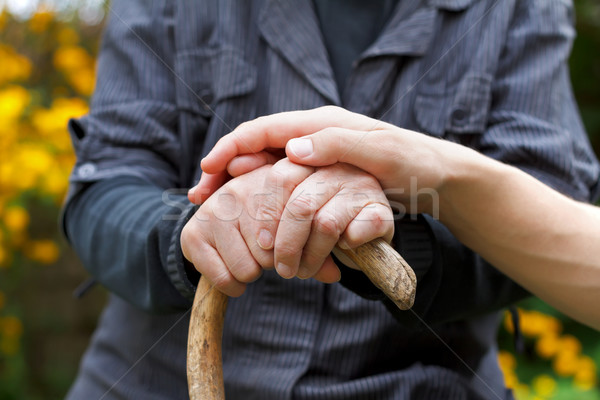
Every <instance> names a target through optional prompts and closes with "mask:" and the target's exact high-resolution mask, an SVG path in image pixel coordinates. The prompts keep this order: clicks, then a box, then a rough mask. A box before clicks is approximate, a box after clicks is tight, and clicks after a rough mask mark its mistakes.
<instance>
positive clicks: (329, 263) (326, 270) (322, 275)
mask: <svg viewBox="0 0 600 400" xmlns="http://www.w3.org/2000/svg"><path fill="white" fill-rule="evenodd" d="M341 276H342V274H341V272H340V269H339V268H338V266H337V265H336V264H335V262H334V261H333V259H332V258H331V256H329V257H327V259H326V260H325V262H324V263H323V265H322V266H321V268H320V269H319V270H318V271H317V273H316V274H315V275H314V276H313V278H314V279H316V280H318V281H321V282H323V283H335V282H339V281H340V278H341Z"/></svg>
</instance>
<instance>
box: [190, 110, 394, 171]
mask: <svg viewBox="0 0 600 400" xmlns="http://www.w3.org/2000/svg"><path fill="white" fill-rule="evenodd" d="M330 126H339V127H344V128H347V129H355V130H373V129H379V128H383V127H384V126H389V124H386V123H383V122H381V121H377V120H374V119H372V118H369V117H365V116H363V115H360V114H356V113H352V112H350V111H347V110H344V109H343V108H339V107H333V106H325V107H320V108H317V109H313V110H305V111H291V112H284V113H278V114H273V115H269V116H264V117H259V118H257V119H255V120H252V121H248V122H245V123H243V124H241V125H240V126H238V127H237V128H236V129H234V130H233V131H232V132H231V133H230V134H228V135H226V136H224V137H223V138H221V139H220V140H219V142H217V144H216V145H215V146H214V147H213V149H212V150H211V151H210V153H209V154H208V155H207V156H206V157H205V158H204V159H203V160H202V163H201V165H202V169H203V170H204V171H207V172H209V173H217V172H220V171H223V170H224V169H225V168H226V166H227V163H228V162H229V161H230V160H232V159H233V158H234V157H235V156H237V155H240V154H247V153H256V152H259V151H261V150H264V149H266V148H269V147H273V148H283V147H285V144H286V143H287V142H288V140H290V139H292V138H295V137H300V136H305V135H308V134H311V133H314V132H317V131H320V130H322V129H324V128H327V127H330Z"/></svg>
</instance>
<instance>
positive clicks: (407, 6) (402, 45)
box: [361, 0, 437, 60]
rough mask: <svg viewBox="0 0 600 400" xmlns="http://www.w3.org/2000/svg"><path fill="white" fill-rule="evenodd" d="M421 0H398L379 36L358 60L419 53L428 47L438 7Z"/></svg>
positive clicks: (416, 55)
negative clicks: (430, 5)
mask: <svg viewBox="0 0 600 400" xmlns="http://www.w3.org/2000/svg"><path fill="white" fill-rule="evenodd" d="M421 3H422V1H421V0H401V1H400V3H399V4H398V7H397V8H396V10H395V11H394V15H393V16H392V17H391V19H390V21H389V22H388V24H387V25H386V27H385V29H384V30H383V32H382V33H381V35H379V38H377V40H376V41H375V43H373V44H372V45H371V46H370V47H369V48H368V49H367V50H366V51H365V52H364V53H363V54H362V55H361V60H362V59H366V58H370V57H378V56H414V57H418V56H422V55H423V54H425V52H426V51H427V49H428V48H429V44H430V42H431V38H432V37H433V33H434V29H435V19H436V15H437V10H436V9H435V8H433V7H428V6H426V5H425V6H421Z"/></svg>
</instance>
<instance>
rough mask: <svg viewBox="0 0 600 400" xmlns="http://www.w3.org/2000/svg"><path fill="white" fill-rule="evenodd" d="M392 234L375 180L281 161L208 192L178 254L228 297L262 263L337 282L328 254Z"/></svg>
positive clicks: (339, 167)
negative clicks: (211, 192) (340, 248)
mask: <svg viewBox="0 0 600 400" xmlns="http://www.w3.org/2000/svg"><path fill="white" fill-rule="evenodd" d="M392 235H393V215H392V212H391V209H390V207H389V204H388V202H387V199H386V197H385V195H384V194H383V192H382V190H381V187H380V186H379V183H378V182H377V180H376V179H375V178H373V177H372V176H371V175H369V174H367V173H365V172H364V171H361V170H360V169H358V168H356V167H353V166H350V165H347V164H339V163H338V164H335V165H332V166H327V167H323V168H318V169H315V168H313V167H308V166H302V165H298V164H294V163H292V162H290V161H289V160H288V159H283V160H280V161H278V162H277V163H276V164H275V165H272V166H271V165H267V166H263V167H259V168H257V169H256V170H254V171H251V172H249V173H247V174H244V175H241V176H239V177H237V178H234V179H232V180H230V181H229V182H227V183H226V184H224V185H223V186H222V187H221V188H220V189H218V190H217V191H216V192H215V193H214V194H212V195H211V196H210V197H208V198H207V199H206V200H205V201H204V203H202V206H201V207H200V208H199V209H198V211H197V213H196V214H195V216H194V218H192V219H191V220H190V221H189V222H188V223H187V225H186V226H185V227H184V229H183V231H182V234H181V245H182V250H183V253H184V256H185V257H186V258H187V259H188V260H190V261H191V262H192V263H193V264H194V266H195V267H196V268H197V269H198V271H199V272H200V273H201V274H203V276H205V277H206V278H208V279H209V280H210V281H211V282H212V283H213V284H215V286H216V287H217V288H219V289H220V290H221V291H223V292H225V293H226V294H228V295H230V296H239V295H241V294H242V293H243V291H244V289H245V285H246V283H249V282H252V281H253V280H255V279H257V278H258V277H259V276H260V275H261V273H262V270H263V269H267V268H272V267H273V266H276V268H277V272H278V273H279V274H280V275H281V276H282V277H284V278H292V277H294V276H297V277H299V278H303V279H306V278H310V277H313V278H315V279H317V280H320V281H323V282H335V281H337V280H339V275H340V272H339V270H338V268H337V266H336V265H335V263H334V262H333V260H332V259H331V256H330V255H329V254H330V252H331V251H332V250H333V248H334V247H335V245H336V244H337V243H338V242H340V244H341V245H342V246H348V247H356V246H359V245H361V244H363V243H366V242H368V241H370V240H372V239H374V238H377V237H384V238H386V239H387V240H388V241H389V240H390V239H391V237H392Z"/></svg>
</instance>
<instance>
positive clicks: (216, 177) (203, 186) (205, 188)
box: [188, 172, 229, 204]
mask: <svg viewBox="0 0 600 400" xmlns="http://www.w3.org/2000/svg"><path fill="white" fill-rule="evenodd" d="M228 179H229V175H228V174H227V172H219V173H217V174H207V173H205V172H203V173H202V175H200V182H198V184H197V185H196V186H194V187H193V188H191V189H190V190H189V191H188V199H189V200H190V201H191V202H192V203H194V204H202V203H204V202H205V201H206V199H208V198H209V197H210V196H211V195H212V194H213V193H214V192H216V191H217V190H218V189H219V188H220V187H221V186H223V184H224V183H225V182H227V180H228Z"/></svg>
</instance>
